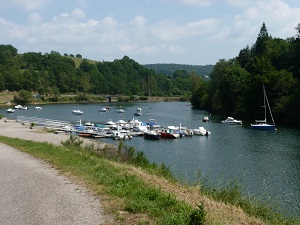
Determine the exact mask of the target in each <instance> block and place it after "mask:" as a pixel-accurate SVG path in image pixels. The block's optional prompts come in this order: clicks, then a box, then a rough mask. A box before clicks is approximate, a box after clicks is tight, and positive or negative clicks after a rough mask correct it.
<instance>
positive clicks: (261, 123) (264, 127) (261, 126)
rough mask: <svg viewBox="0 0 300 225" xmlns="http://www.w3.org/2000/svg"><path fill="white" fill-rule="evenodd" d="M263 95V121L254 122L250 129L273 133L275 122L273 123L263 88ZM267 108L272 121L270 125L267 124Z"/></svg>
mask: <svg viewBox="0 0 300 225" xmlns="http://www.w3.org/2000/svg"><path fill="white" fill-rule="evenodd" d="M263 95H264V105H263V106H262V107H264V115H265V119H264V120H255V124H251V129H254V130H269V131H275V130H277V129H276V127H275V122H274V119H273V115H272V111H271V108H270V105H269V101H268V98H267V94H266V90H265V86H263ZM267 107H268V110H269V113H270V116H271V119H272V123H267Z"/></svg>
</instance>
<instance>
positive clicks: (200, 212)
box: [189, 202, 206, 225]
mask: <svg viewBox="0 0 300 225" xmlns="http://www.w3.org/2000/svg"><path fill="white" fill-rule="evenodd" d="M205 221H206V213H205V211H204V204H203V202H202V203H201V204H200V205H198V208H197V209H195V210H194V211H193V212H192V213H191V214H190V222H189V225H202V224H204V223H205Z"/></svg>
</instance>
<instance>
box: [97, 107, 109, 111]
mask: <svg viewBox="0 0 300 225" xmlns="http://www.w3.org/2000/svg"><path fill="white" fill-rule="evenodd" d="M108 110H109V108H107V107H103V108H101V109H99V112H107V111H108Z"/></svg>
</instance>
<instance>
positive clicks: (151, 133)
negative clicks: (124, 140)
mask: <svg viewBox="0 0 300 225" xmlns="http://www.w3.org/2000/svg"><path fill="white" fill-rule="evenodd" d="M160 136H161V134H160V133H159V132H157V131H155V130H148V131H145V132H144V138H146V139H160Z"/></svg>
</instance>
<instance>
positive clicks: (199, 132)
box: [193, 127, 211, 136]
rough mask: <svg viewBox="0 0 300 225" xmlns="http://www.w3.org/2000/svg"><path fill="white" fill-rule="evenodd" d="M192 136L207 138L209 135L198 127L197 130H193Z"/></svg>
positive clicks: (202, 128)
mask: <svg viewBox="0 0 300 225" xmlns="http://www.w3.org/2000/svg"><path fill="white" fill-rule="evenodd" d="M193 132H194V135H200V136H209V135H210V134H211V133H210V131H208V130H206V129H205V128H204V127H199V128H198V129H193Z"/></svg>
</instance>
